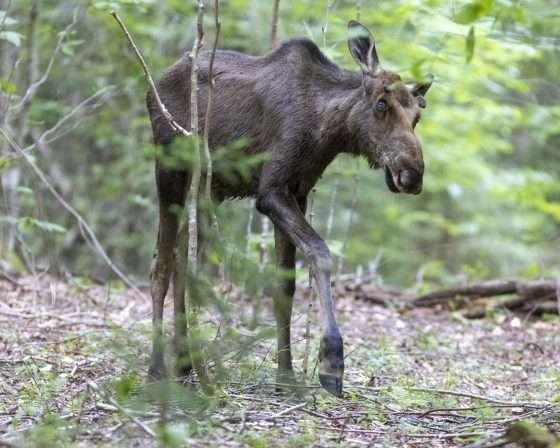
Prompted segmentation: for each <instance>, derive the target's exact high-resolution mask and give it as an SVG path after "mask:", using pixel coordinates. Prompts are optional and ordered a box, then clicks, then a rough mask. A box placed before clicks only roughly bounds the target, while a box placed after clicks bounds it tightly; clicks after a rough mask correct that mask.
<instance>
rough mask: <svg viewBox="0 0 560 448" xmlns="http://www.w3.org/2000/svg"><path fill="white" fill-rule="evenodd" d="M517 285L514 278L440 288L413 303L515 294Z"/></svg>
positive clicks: (415, 304) (413, 304) (423, 303)
mask: <svg viewBox="0 0 560 448" xmlns="http://www.w3.org/2000/svg"><path fill="white" fill-rule="evenodd" d="M517 286H518V285H517V282H515V281H513V280H493V281H489V282H484V283H479V284H476V285H467V286H459V287H455V288H447V289H440V290H437V291H433V292H430V293H428V294H424V295H421V296H419V297H417V298H415V299H414V300H413V301H412V303H411V305H412V306H434V305H440V304H447V303H448V302H449V301H450V300H452V299H457V298H461V297H468V298H475V297H476V298H478V297H490V296H499V295H504V294H514V293H516V292H517Z"/></svg>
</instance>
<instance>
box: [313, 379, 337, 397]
mask: <svg viewBox="0 0 560 448" xmlns="http://www.w3.org/2000/svg"><path fill="white" fill-rule="evenodd" d="M319 382H320V383H321V386H322V387H323V389H325V390H326V391H327V392H329V393H331V394H333V395H334V396H336V397H340V396H341V395H342V376H335V375H328V374H325V375H323V374H319Z"/></svg>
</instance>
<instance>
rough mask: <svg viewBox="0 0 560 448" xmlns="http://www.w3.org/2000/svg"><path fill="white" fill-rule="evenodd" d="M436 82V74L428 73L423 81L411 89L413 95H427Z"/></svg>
mask: <svg viewBox="0 0 560 448" xmlns="http://www.w3.org/2000/svg"><path fill="white" fill-rule="evenodd" d="M433 82H434V75H432V74H431V73H429V74H427V75H426V77H425V78H424V80H423V81H420V82H417V83H416V84H415V85H414V86H412V88H411V89H410V93H412V96H422V97H424V96H426V93H428V90H430V87H432V83H433Z"/></svg>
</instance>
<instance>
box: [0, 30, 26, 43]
mask: <svg viewBox="0 0 560 448" xmlns="http://www.w3.org/2000/svg"><path fill="white" fill-rule="evenodd" d="M22 39H25V36H24V35H23V34H20V33H16V32H15V31H2V32H0V40H6V41H8V42H10V43H11V44H12V45H14V46H16V47H19V46H21V41H22Z"/></svg>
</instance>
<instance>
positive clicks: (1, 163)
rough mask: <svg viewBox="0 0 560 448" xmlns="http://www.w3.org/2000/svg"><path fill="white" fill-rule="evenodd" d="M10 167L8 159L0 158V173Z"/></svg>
mask: <svg viewBox="0 0 560 448" xmlns="http://www.w3.org/2000/svg"><path fill="white" fill-rule="evenodd" d="M9 166H10V159H9V158H8V157H5V156H4V157H0V171H2V170H5V169H6V168H8V167H9Z"/></svg>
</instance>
